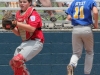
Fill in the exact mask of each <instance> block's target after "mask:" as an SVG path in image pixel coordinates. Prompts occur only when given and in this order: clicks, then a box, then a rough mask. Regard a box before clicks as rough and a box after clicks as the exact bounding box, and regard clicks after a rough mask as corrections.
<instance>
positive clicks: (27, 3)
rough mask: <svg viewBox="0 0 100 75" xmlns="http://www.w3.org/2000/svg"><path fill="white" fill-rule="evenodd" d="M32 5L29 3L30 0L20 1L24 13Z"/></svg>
mask: <svg viewBox="0 0 100 75" xmlns="http://www.w3.org/2000/svg"><path fill="white" fill-rule="evenodd" d="M30 5H31V2H28V0H19V6H20V8H21V10H22V11H26V10H27V9H28V7H30Z"/></svg>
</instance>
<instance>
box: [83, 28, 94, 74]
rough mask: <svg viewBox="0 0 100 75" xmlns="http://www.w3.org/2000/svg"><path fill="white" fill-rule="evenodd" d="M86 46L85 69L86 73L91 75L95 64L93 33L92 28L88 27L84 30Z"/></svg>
mask: <svg viewBox="0 0 100 75" xmlns="http://www.w3.org/2000/svg"><path fill="white" fill-rule="evenodd" d="M83 41H84V46H85V50H86V56H85V67H84V73H85V74H88V75H89V74H90V72H91V69H92V64H93V55H94V52H93V43H94V42H93V33H92V30H91V27H88V28H86V29H85V30H84V37H83Z"/></svg>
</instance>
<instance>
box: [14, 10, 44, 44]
mask: <svg viewBox="0 0 100 75" xmlns="http://www.w3.org/2000/svg"><path fill="white" fill-rule="evenodd" d="M19 12H20V11H18V12H17V13H16V19H17V20H18V19H19V18H18V16H19ZM29 12H30V11H29ZM25 21H26V23H27V24H29V25H31V26H32V27H35V28H36V30H35V31H34V32H33V33H32V35H31V34H30V32H28V31H25V38H26V39H28V38H29V37H30V38H29V39H31V40H34V39H35V38H38V39H41V42H44V35H43V32H42V30H41V28H42V20H41V16H40V15H39V14H38V13H37V11H36V10H35V9H33V10H32V13H31V15H29V16H28V19H26V18H25ZM18 29H19V28H18Z"/></svg>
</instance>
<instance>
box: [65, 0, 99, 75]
mask: <svg viewBox="0 0 100 75" xmlns="http://www.w3.org/2000/svg"><path fill="white" fill-rule="evenodd" d="M91 12H93V18H94V24H93V21H92V15H91ZM66 13H67V14H68V16H67V19H68V20H71V22H72V25H73V31H72V47H73V48H72V49H73V55H72V57H71V60H70V63H69V65H68V66H67V72H68V75H74V73H73V70H74V68H75V67H76V66H77V63H78V60H79V58H80V57H81V55H82V48H83V46H84V47H85V50H86V56H85V63H84V74H85V75H90V72H91V69H92V64H93V55H94V51H93V44H94V41H93V32H92V28H91V25H93V26H94V28H98V9H97V6H96V2H95V1H94V0H74V1H73V2H72V4H71V6H70V7H69V8H68V10H66Z"/></svg>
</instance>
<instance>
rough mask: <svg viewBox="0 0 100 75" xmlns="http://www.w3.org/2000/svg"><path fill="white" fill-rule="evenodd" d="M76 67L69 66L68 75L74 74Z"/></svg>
mask: <svg viewBox="0 0 100 75" xmlns="http://www.w3.org/2000/svg"><path fill="white" fill-rule="evenodd" d="M73 71H74V67H73V66H72V65H68V66H67V75H74V72H73Z"/></svg>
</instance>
